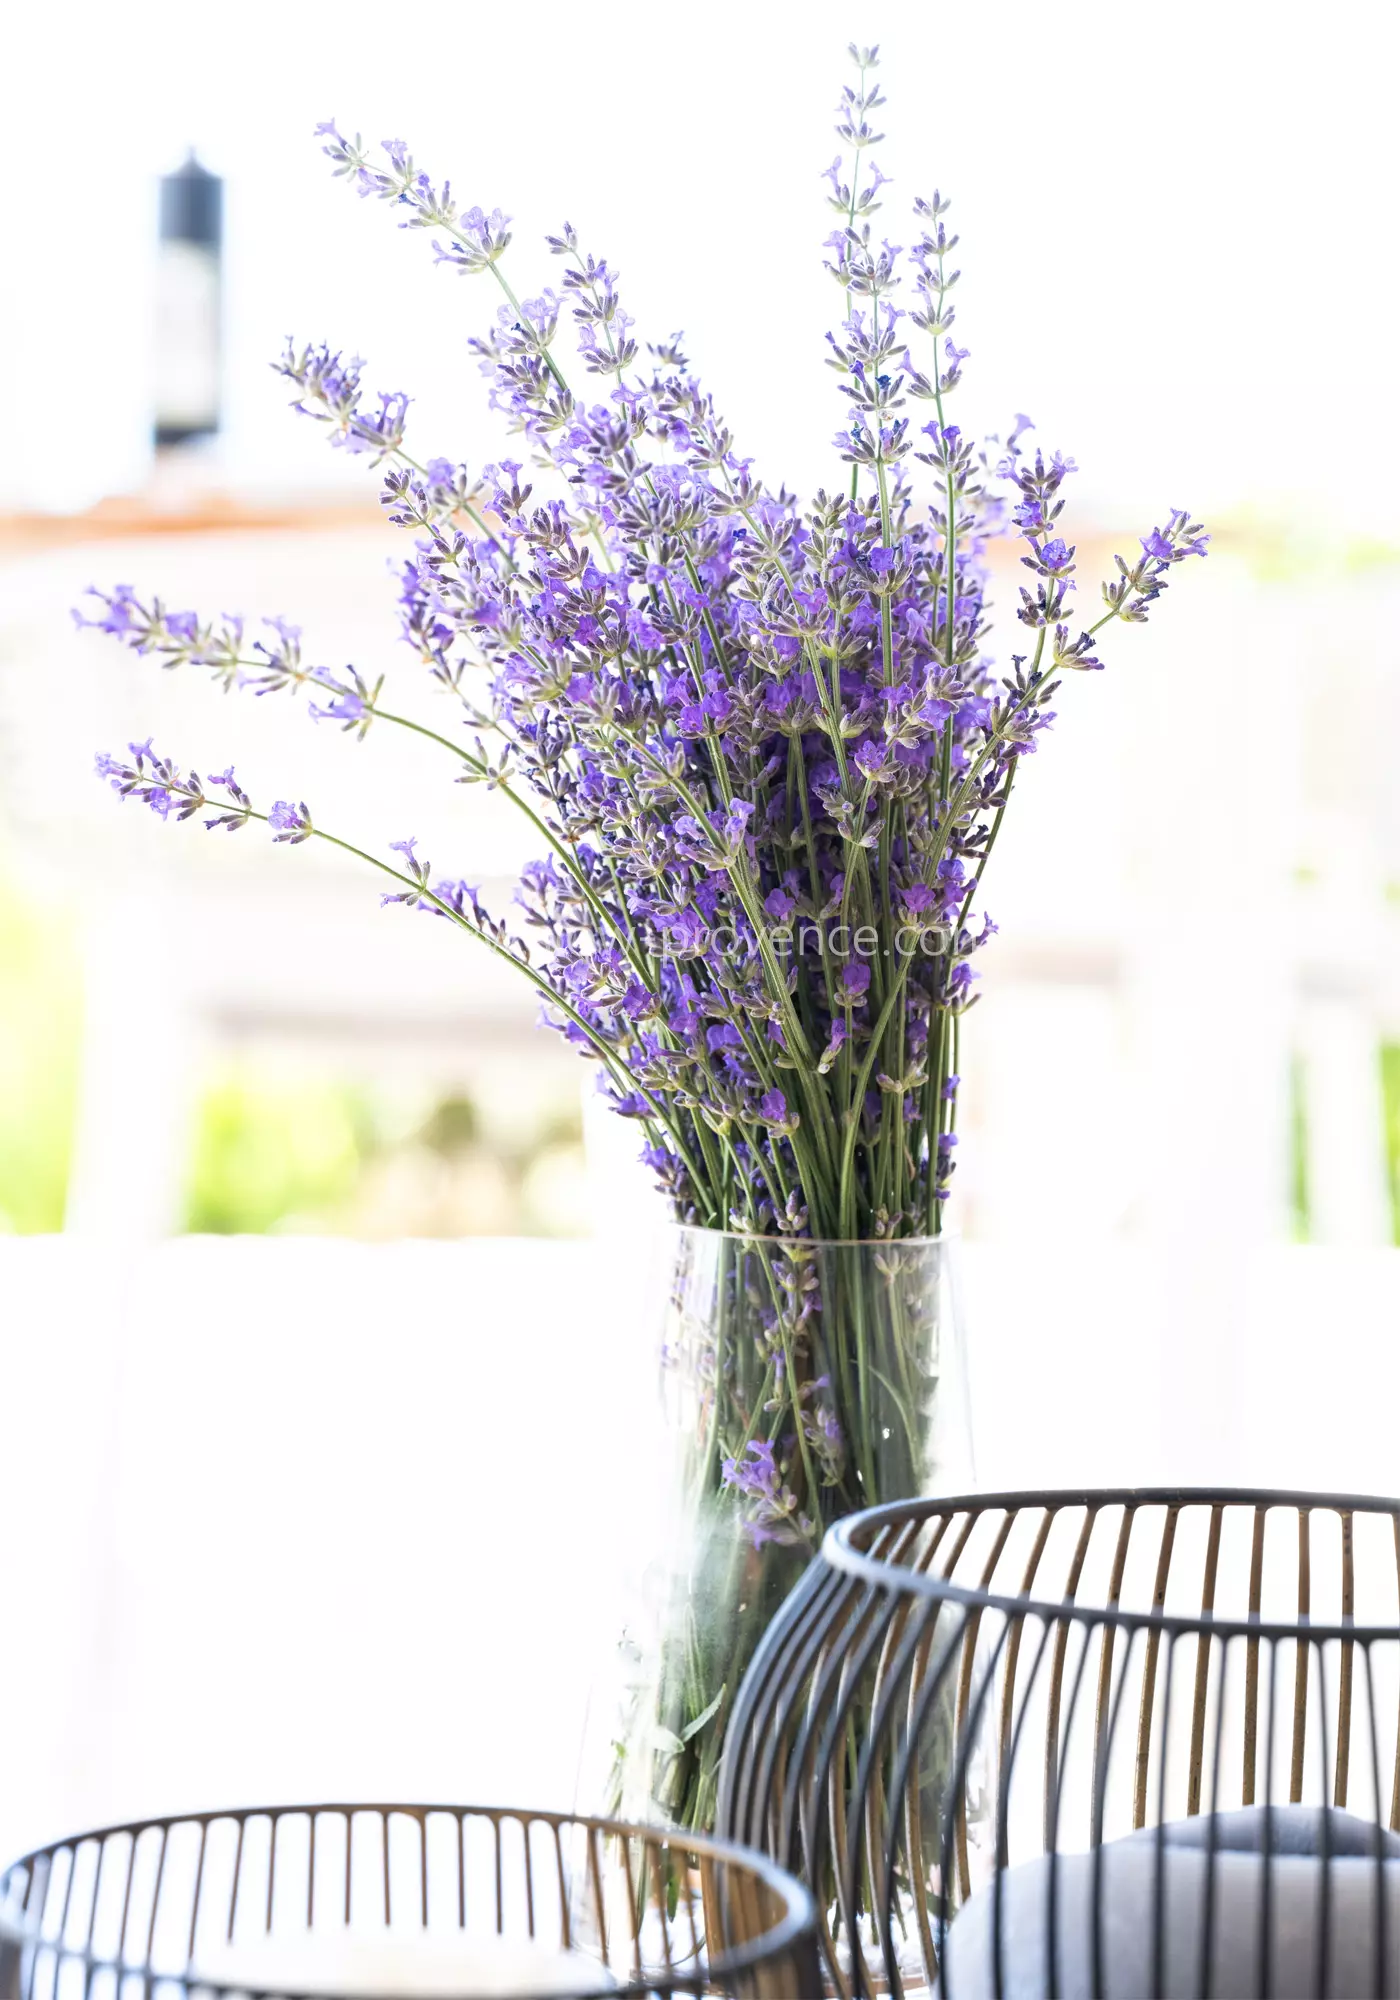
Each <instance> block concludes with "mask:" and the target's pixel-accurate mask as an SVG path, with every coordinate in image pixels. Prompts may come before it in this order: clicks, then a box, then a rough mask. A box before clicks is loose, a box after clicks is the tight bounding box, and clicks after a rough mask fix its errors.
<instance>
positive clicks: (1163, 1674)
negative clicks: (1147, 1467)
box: [718, 1489, 1400, 2000]
mask: <svg viewBox="0 0 1400 2000" xmlns="http://www.w3.org/2000/svg"><path fill="white" fill-rule="evenodd" d="M718 1824H719V1830H720V1832H721V1833H722V1835H724V1836H725V1837H726V1838H730V1839H736V1840H741V1841H744V1842H746V1843H747V1844H750V1845H752V1846H755V1847H760V1848H762V1849H763V1850H764V1851H765V1852H767V1853H769V1854H770V1855H772V1856H773V1857H774V1858H775V1859H776V1860H778V1861H780V1862H781V1863H782V1864H783V1865H784V1866H786V1867H789V1868H792V1869H794V1870H795V1871H796V1872H797V1873H799V1874H800V1875H802V1876H803V1877H804V1879H805V1880H806V1881H807V1882H808V1884H809V1885H810V1886H811V1888H812V1889H813V1890H814V1892H815V1895H816V1900H817V1903H818V1907H819V1911H820V1919H819V1921H820V1930H821V1942H822V1952H823V1960H824V1972H825V1976H826V1979H827V1982H828V1990H829V1991H836V1992H840V1993H842V1994H861V1995H863V1994H871V1993H876V1992H892V1993H901V1992H903V1993H909V1992H915V1991H923V1990H928V1989H931V1988H932V1987H933V1986H934V1985H935V1983H936V1984H937V1985H938V1988H939V1991H940V1993H941V1994H942V1995H943V1996H944V2000H971V1996H984V1995H998V1996H1000V1995H1015V1996H1017V2000H1029V1996H1032V1995H1040V1994H1055V1995H1060V1996H1064V2000H1071V1996H1078V1995H1086V1996H1087V1995H1089V1994H1101V1995H1107V1996H1111V2000H1129V1997H1130V1996H1131V1997H1132V2000H1164V1996H1176V1995H1182V1996H1186V1995H1192V1996H1196V1995H1200V1996H1205V1995H1227V1994H1228V1995H1231V1996H1253V1995H1265V1994H1278V1995H1285V1994H1286V1995H1289V1996H1305V1995H1312V1996H1319V2000H1320V1996H1323V1995H1335V1996H1345V2000H1358V1997H1359V1996H1362V1995H1382V1994H1384V1995H1400V1501H1392V1500H1377V1499H1364V1498H1356V1497H1351V1496H1345V1495H1338V1494H1309V1493H1292V1492H1266V1491H1257V1492H1256V1491H1203V1490H1189V1491H1188V1490H1179V1491H1169V1490H1161V1489H1154V1490H1150V1491H1149V1490H1143V1491H1131V1490H1114V1491H1101V1492H1065V1493H1058V1492H1055V1493H1011V1494H989V1495H979V1496H968V1497H960V1498H955V1499H943V1500H922V1501H909V1502H897V1503H895V1504H894V1505H891V1506H886V1507H879V1508H872V1509H870V1510H869V1511H868V1512H865V1513H862V1514H857V1515H853V1516H851V1517H850V1518H848V1519H847V1520H845V1521H843V1522H841V1523H839V1524H838V1525H837V1526H836V1527H834V1528H833V1529H832V1530H831V1531H830V1532H829V1533H828V1535H827V1537H826V1540H825V1542H824V1544H823V1548H822V1552H821V1555H820V1557H819V1558H818V1560H817V1561H816V1562H815V1563H813V1564H812V1566H811V1568H810V1569H809V1570H808V1572H807V1574H806V1576H805V1577H804V1579H803V1581H802V1582H801V1583H800V1584H799V1586H798V1587H797V1589H796V1590H795V1591H794V1592H793V1594H792V1596H791V1597H790V1598H789V1599H788V1601H787V1603H786V1604H785V1605H784V1607H783V1609H782V1611H781V1613H780V1614H779V1616H778V1618H777V1619H776V1621H775V1622H774V1624H773V1625H772V1627H771V1628H770V1630H769V1632H768V1633H767V1634H766V1636H765V1639H764V1642H763V1644H762V1647H761V1649H760V1651H759V1652H758V1654H757V1655H756V1657H755V1659H754V1661H753V1664H752V1666H751V1668H750V1670H749V1673H748V1675H747V1677H746V1679H745V1681H744V1684H743V1686H742V1688H741V1690H740V1692H739V1695H738V1699H737V1701H736V1705H735V1710H734V1715H733V1719H732V1722H731V1725H730V1731H729V1737H728V1744H727V1749H726V1756H725V1766H724V1773H723V1780H722V1786H721V1794H720V1809H719V1821H718Z"/></svg>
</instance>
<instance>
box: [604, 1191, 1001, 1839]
mask: <svg viewBox="0 0 1400 2000" xmlns="http://www.w3.org/2000/svg"><path fill="white" fill-rule="evenodd" d="M670 1251H671V1255H670V1263H669V1273H668V1281H667V1286H666V1292H665V1296H664V1302H663V1309H662V1325H661V1329H660V1332H661V1338H660V1351H659V1356H658V1357H657V1359H658V1364H659V1376H660V1385H661V1412H660V1423H661V1427H662V1428H661V1434H660V1444H661V1453H662V1457H663V1459H664V1465H663V1467H662V1477H661V1480H660V1482H659V1484H658V1485H657V1486H656V1488H655V1493H656V1498H655V1501H654V1505H653V1508H652V1509H651V1510H650V1511H651V1520H650V1526H649V1533H648V1548H649V1560H648V1561H647V1563H646V1565H645V1571H644V1576H643V1587H642V1589H641V1591H640V1593H639V1595H638V1601H637V1602H636V1603H635V1605H634V1611H633V1615H632V1618H631V1620H630V1622H629V1626H628V1630H627V1633H626V1636H625V1639H624V1642H623V1648H622V1659H623V1668H624V1671H623V1675H622V1679H623V1683H624V1685H623V1690H622V1703H621V1715H620V1719H619V1722H618V1724H617V1726H616V1730H615V1734H614V1740H613V1745H612V1782H611V1787H610V1797H609V1801H608V1803H609V1804H610V1806H611V1807H612V1808H613V1809H614V1810H616V1811H617V1812H618V1813H620V1815H621V1816H622V1817H624V1818H628V1819H639V1820H656V1819H658V1818H659V1819H663V1820H665V1821H668V1822H670V1823H672V1824H675V1825H679V1826H682V1827H686V1828H691V1829H696V1828H706V1827H708V1826H709V1825H710V1824H711V1822H712V1820H713V1816H714V1811H715V1804H716V1798H717V1792H718V1774H719V1760H720V1755H721V1752H722V1750H723V1745H724V1731H725V1725H726V1722H727V1720H728V1715H729V1711H730V1709H731V1707H732V1705H733V1701H734V1697H735V1695H736V1693H737V1691H738V1686H739V1682H740V1680H741V1679H742V1678H743V1674H744V1670H745V1668H746V1667H747V1666H748V1663H749V1660H750V1659H751V1657H752V1655H753V1652H754V1649H755V1647H756V1646H757V1644H758V1641H759V1639H760V1637H761V1636H762V1633H763V1631H764V1628H765V1627H766V1625H767V1624H768V1622H769V1620H770V1619H771V1617H772V1616H773V1614H774V1612H775V1611H776V1610H777V1608H778V1606H779V1605H780V1604H781V1602H782V1600H783V1598H784V1597H785V1596H786V1595H787V1593H788V1591H789V1590H790V1589H791V1588H792V1586H793V1585H794V1584H795V1583H796V1581H797V1579H798V1578H799V1576H800V1575H801V1574H802V1571H803V1569H804V1568H805V1566H806V1564H807V1562H808V1561H809V1560H810V1558H811V1557H812V1555H813V1554H814V1553H815V1551H816V1549H817V1548H818V1547H819V1545H820V1543H821V1538H822V1535H823V1534H824V1532H825V1530H826V1529H827V1527H829V1526H830V1524H831V1523H832V1522H833V1521H835V1520H837V1519H838V1518H840V1516H842V1515H844V1514H848V1513H851V1512H854V1511H855V1510H856V1509H858V1508H861V1507H867V1506H873V1505H875V1504H876V1503H878V1502H880V1501H883V1500H892V1499H896V1498H902V1497H909V1496H913V1495H919V1494H925V1493H936V1492H938V1491H948V1490H958V1489H961V1488H965V1487H966V1486H967V1485H969V1484H970V1483H971V1472H972V1466H971V1441H970V1426H969V1416H968V1399H967V1387H966V1374H965V1368H964V1352H963V1335H962V1326H961V1319H960V1310H959V1293H958V1285H957V1273H956V1246H955V1244H954V1243H953V1242H952V1241H950V1240H949V1239H948V1238H946V1237H921V1238H908V1239H903V1240H897V1241H890V1242H822V1241H812V1240H810V1239H789V1238H778V1237H757V1236H744V1235H732V1234H728V1233H726V1232H723V1231H719V1230H710V1229H697V1228H677V1229H676V1230H675V1231H674V1232H673V1235H672V1242H671V1245H670Z"/></svg>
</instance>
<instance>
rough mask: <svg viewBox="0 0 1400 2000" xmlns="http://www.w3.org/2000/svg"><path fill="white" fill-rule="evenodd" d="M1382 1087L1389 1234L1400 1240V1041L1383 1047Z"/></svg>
mask: <svg viewBox="0 0 1400 2000" xmlns="http://www.w3.org/2000/svg"><path fill="white" fill-rule="evenodd" d="M1381 1089H1382V1091H1383V1092H1384V1096H1385V1152H1386V1159H1387V1160H1388V1162H1389V1164H1390V1234H1391V1240H1392V1241H1393V1242H1395V1243H1400V1042H1387V1043H1386V1044H1385V1046H1384V1048H1383V1049H1382V1050H1381Z"/></svg>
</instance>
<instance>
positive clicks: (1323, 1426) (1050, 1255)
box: [0, 1238, 1400, 1854]
mask: <svg viewBox="0 0 1400 2000" xmlns="http://www.w3.org/2000/svg"><path fill="white" fill-rule="evenodd" d="M964 1264H965V1273H966V1297H967V1319H968V1322H969V1325H970V1328H971V1332H972V1341H973V1397H974V1412H975V1425H976V1430H977V1438H978V1472H979V1479H980V1483H981V1484H982V1485H983V1486H984V1487H991V1488H999V1487H1005V1486H1033V1485H1037V1484H1064V1485H1078V1484H1082V1483H1086V1482H1093V1481H1102V1482H1114V1481H1124V1482H1138V1483H1148V1482H1152V1481H1157V1480H1174V1479H1181V1480H1188V1481H1189V1480H1193V1479H1196V1480H1206V1479H1209V1478H1215V1479H1217V1480H1218V1481H1220V1482H1221V1483H1232V1484H1234V1483H1246V1482H1251V1481H1256V1480H1257V1481H1260V1482H1269V1483H1273V1482H1277V1483H1290V1482H1291V1483H1294V1484H1299V1485H1313V1486H1319V1487H1320V1486H1329V1485H1335V1486H1339V1487H1345V1488H1347V1489H1350V1490H1359V1491H1365V1490H1368V1489H1369V1490H1375V1491H1387V1490H1393V1489H1394V1488H1395V1487H1396V1486H1397V1485H1400V1467H1397V1464H1396V1459H1397V1453H1396V1448H1395V1443H1394V1437H1395V1412H1396V1410H1397V1408H1400V1341H1397V1339H1396V1334H1397V1332H1400V1252H1394V1251H1378V1252H1340V1251H1325V1252H1324V1251H1315V1250H1299V1249H1291V1248H1290V1249H1274V1250H1269V1251H1260V1252H1259V1253H1257V1254H1254V1255H1250V1256H1243V1255H1242V1256H1240V1257H1239V1258H1237V1259H1234V1260H1231V1262H1230V1264H1229V1267H1228V1269H1225V1268H1222V1269H1220V1270H1218V1271H1217V1272H1216V1273H1215V1274H1214V1278H1212V1275H1211V1272H1210V1270H1209V1269H1208V1268H1206V1267H1205V1266H1203V1265H1202V1264H1201V1261H1200V1259H1199V1258H1197V1259H1195V1260H1194V1261H1193V1260H1192V1259H1191V1258H1190V1257H1189V1256H1183V1255H1173V1254H1171V1253H1170V1252H1159V1253H1158V1254H1156V1255H1155V1256H1154V1255H1153V1254H1151V1253H1149V1252H1147V1251H1145V1250H1138V1251H1133V1250H1129V1249H1124V1248H1121V1247H1117V1248H1113V1247H1108V1246H1097V1247H1096V1246H1092V1245H1087V1244H1079V1245H1071V1244H1066V1243H1059V1244H1054V1245H1048V1246H1044V1247H1041V1248H1038V1249H1035V1250H1033V1251H1032V1250H1023V1251H1022V1253H1021V1254H1020V1255H1019V1256H1018V1255H1016V1254H1013V1253H1012V1252H1011V1251H1010V1250H1006V1249H992V1248H989V1247H986V1246H978V1247H975V1248H973V1247H969V1249H968V1250H967V1251H966V1252H965V1257H964ZM647 1265H648V1259H647V1255H646V1253H645V1252H644V1251H643V1250H641V1249H637V1248H635V1247H633V1246H629V1245H628V1244H627V1243H625V1242H619V1241H618V1240H616V1239H615V1240H613V1241H609V1242H599V1243H597V1244H591V1243H544V1242H530V1243H524V1242H518V1241H508V1240H477V1241H473V1242H464V1243H461V1244H430V1243H405V1244H398V1245H388V1246H371V1245H358V1244H347V1243H330V1242H318V1241H304V1240H287V1239H282V1240H277V1239H247V1240H217V1239H182V1240H177V1241H173V1242H170V1243H166V1244H162V1245H159V1246H153V1247H150V1248H147V1249H144V1250H141V1251H128V1252H125V1253H123V1252H120V1251H114V1250H104V1249H101V1248H100V1247H99V1246H96V1245H94V1244H91V1243H82V1242H79V1241H77V1240H76V1239H62V1238H55V1239H33V1240H9V1241H0V1521H3V1549H4V1555H3V1563H0V1852H3V1853H6V1854H9V1853H13V1852H14V1851H15V1850H16V1849H18V1848H19V1847H22V1846H25V1845H28V1844H32V1843H33V1842H36V1841H38V1840H40V1839H43V1838H47V1837H50V1836H53V1835H56V1834H58V1833H61V1832H65V1831H74V1830H76V1829H77V1828H79V1827H81V1826H86V1825H91V1824H95V1823H98V1822H100V1821H103V1820H106V1819H110V1818H125V1817H128V1816H131V1815H135V1814H140V1813H143V1812H147V1811H149V1812H159V1811H166V1812H168V1811H172V1810H180V1809H184V1808H189V1807H195V1806H202V1805H210V1804H216V1805H217V1804H233V1803H249V1802H259V1801H263V1802H271V1801H278V1800H292V1799H298V1798H312V1797H319V1798H327V1799H329V1798H347V1797H350V1798H354V1797H366V1798H368V1797H381V1798H391V1797H399V1798H414V1797H435V1798H439V1799H443V1800H464V1801H465V1800H486V1801H490V1800H507V1799H511V1800H514V1799H518V1800H521V1801H524V1802H527V1803H539V1804H564V1805H567V1804H569V1803H571V1802H572V1801H573V1799H574V1796H575V1791H576V1787H577V1785H578V1764H579V1746H580V1742H581V1740H582V1737H583V1735H584V1725H585V1716H586V1710H587V1704H588V1699H589V1688H590V1682H591V1680H592V1679H593V1678H594V1677H595V1674H596V1672H597V1671H598V1670H600V1669H602V1668H604V1667H605V1664H606V1661H607V1657H608V1654H609V1651H610V1649H611V1647H612V1645H613V1644H614V1642H615V1637H616V1633H617V1629H618V1622H619V1618H620V1616H621V1615H622V1607H621V1603H620V1596H621V1591H622V1583H621V1579H620V1575H619V1572H620V1569H621V1568H623V1567H624V1566H625V1559H624V1555H623V1551H624V1548H625V1546H626V1535H627V1531H628V1528H629V1525H631V1524H635V1522H636V1520H637V1518H638V1513H639V1510H640V1509H643V1508H644V1507H645V1506H646V1505H647V1497H646V1489H645V1481H644V1478H643V1468H644V1464H645V1459H646V1451H645V1446H646V1442H647V1439H648V1436H649V1433H650V1429H651V1426H650V1425H649V1411H650V1404H649V1401H648V1396H647V1390H646V1382H647V1371H646V1369H645V1367H644V1365H643V1361H642V1356H643V1355H644V1353H645V1351H646V1346H647V1335H648V1321H649V1317H650V1315H649V1312H648V1308H647V1304H646V1294H647V1284H646V1274H647ZM585 1802H586V1803H587V1802H591V1801H585Z"/></svg>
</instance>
